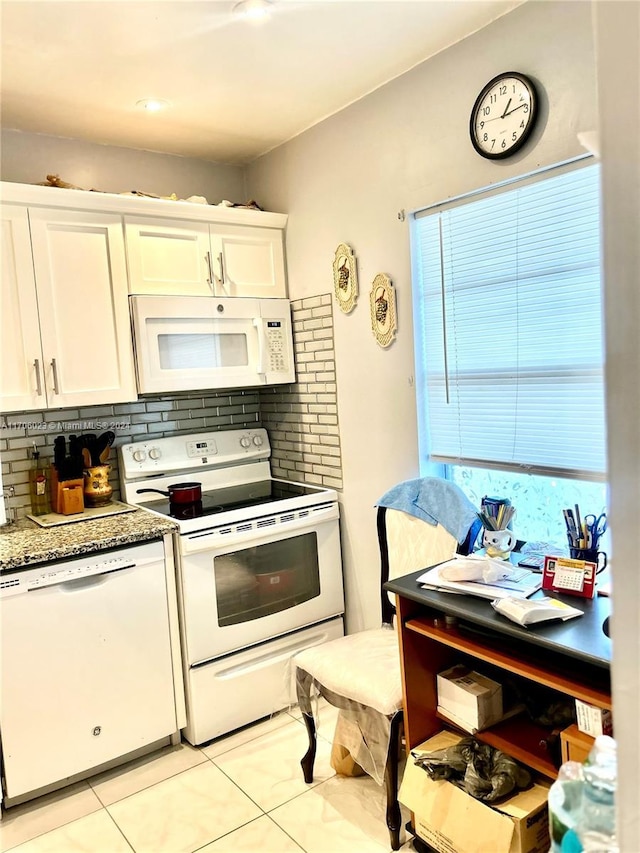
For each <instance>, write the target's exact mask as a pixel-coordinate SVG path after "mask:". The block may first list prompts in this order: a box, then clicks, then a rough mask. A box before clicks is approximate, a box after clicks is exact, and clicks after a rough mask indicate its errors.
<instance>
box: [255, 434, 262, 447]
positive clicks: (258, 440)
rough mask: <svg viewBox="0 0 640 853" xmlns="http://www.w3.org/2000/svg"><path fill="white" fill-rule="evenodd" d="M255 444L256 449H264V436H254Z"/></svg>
mask: <svg viewBox="0 0 640 853" xmlns="http://www.w3.org/2000/svg"><path fill="white" fill-rule="evenodd" d="M253 443H254V444H255V446H256V447H262V445H263V441H262V436H261V435H254V436H253Z"/></svg>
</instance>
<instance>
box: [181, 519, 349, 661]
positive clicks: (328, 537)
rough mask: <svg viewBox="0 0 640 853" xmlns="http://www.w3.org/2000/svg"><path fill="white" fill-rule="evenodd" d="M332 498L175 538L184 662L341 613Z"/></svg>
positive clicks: (339, 563)
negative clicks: (178, 558)
mask: <svg viewBox="0 0 640 853" xmlns="http://www.w3.org/2000/svg"><path fill="white" fill-rule="evenodd" d="M338 519H339V511H338V505H337V503H332V504H325V505H321V506H317V507H310V508H307V509H304V510H296V511H293V512H289V513H287V514H286V515H276V514H271V515H265V516H260V517H258V518H252V519H248V520H246V521H242V522H237V523H235V524H227V525H224V524H223V525H219V526H217V527H214V528H209V529H208V530H205V531H202V532H199V533H191V534H186V535H183V536H181V537H180V552H181V554H180V560H179V562H180V573H181V598H182V601H181V605H182V611H183V626H184V628H183V629H184V634H185V640H186V652H187V658H188V662H189V665H191V666H193V665H194V664H197V663H202V662H204V661H206V660H210V659H212V658H216V657H219V656H221V655H224V654H228V653H229V652H233V651H236V650H238V649H243V648H247V647H248V646H251V645H254V644H256V643H260V642H263V641H264V640H268V639H272V638H274V637H278V636H281V635H282V634H286V633H288V632H289V631H294V630H296V629H298V628H302V627H304V626H306V625H312V624H314V623H316V622H320V621H322V620H323V619H328V618H330V617H332V616H336V615H339V614H342V613H343V612H344V595H343V584H342V559H341V553H340V532H339V520H338Z"/></svg>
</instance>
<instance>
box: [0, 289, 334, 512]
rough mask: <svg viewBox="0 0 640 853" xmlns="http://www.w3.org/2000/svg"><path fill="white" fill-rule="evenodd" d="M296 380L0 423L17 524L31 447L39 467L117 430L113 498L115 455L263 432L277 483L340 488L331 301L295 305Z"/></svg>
mask: <svg viewBox="0 0 640 853" xmlns="http://www.w3.org/2000/svg"><path fill="white" fill-rule="evenodd" d="M292 316H293V326H294V346H295V352H296V367H297V381H296V382H295V384H293V385H284V386H272V387H269V388H264V389H255V388H249V389H242V390H235V391H226V392H217V393H214V392H211V391H203V392H197V393H195V392H194V393H192V394H189V395H185V394H181V395H180V396H170V395H161V396H157V397H144V398H139V399H138V400H137V401H136V402H133V403H121V404H117V405H104V406H91V407H83V408H79V409H55V410H53V409H46V410H43V411H37V412H16V413H12V414H7V415H2V416H0V455H1V457H2V481H3V486H4V489H5V491H6V490H7V489H8V488H9V487H12V489H13V492H14V494H13V495H12V496H11V497H8V498H7V499H6V502H7V506H8V508H10V509H12V510H13V511H14V514H15V515H16V516H17V517H18V518H20V517H22V516H24V515H25V514H26V513H27V512H29V510H30V505H29V487H28V471H29V468H30V467H31V459H30V451H31V450H32V449H33V443H34V442H35V444H36V445H37V447H38V448H39V449H40V453H41V456H40V458H41V460H42V461H43V462H45V463H48V462H50V461H51V460H52V458H53V442H54V439H55V437H56V436H58V435H64V436H65V437H66V438H68V437H69V436H70V435H73V434H76V435H81V434H82V433H97V434H98V435H99V434H100V433H101V432H105V431H106V430H113V432H115V434H116V440H115V443H114V448H113V450H112V453H111V457H110V459H109V464H110V465H111V466H112V469H111V473H110V481H111V485H112V486H113V490H114V491H113V497H114V499H116V500H117V499H119V497H120V486H119V472H118V459H117V453H116V451H115V448H116V447H118V446H119V445H121V444H126V443H128V442H131V441H136V440H146V439H152V438H161V437H167V436H174V435H177V434H181V433H183V434H187V433H193V432H201V431H204V430H220V429H241V428H242V427H256V426H264V427H265V428H266V429H267V431H268V433H269V437H270V440H271V446H272V457H271V467H272V473H273V475H274V476H276V477H281V478H286V479H291V480H297V481H305V482H308V483H312V484H317V485H327V486H332V487H334V488H341V486H342V468H341V457H340V436H339V432H338V412H337V393H336V379H335V357H334V350H333V315H332V302H331V296H330V295H323V296H317V297H312V298H308V299H302V300H297V301H295V302H292Z"/></svg>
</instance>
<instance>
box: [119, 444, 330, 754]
mask: <svg viewBox="0 0 640 853" xmlns="http://www.w3.org/2000/svg"><path fill="white" fill-rule="evenodd" d="M118 453H119V461H120V480H121V495H122V498H123V500H125V501H126V502H127V503H129V504H133V505H136V506H139V507H142V508H144V509H146V510H148V511H150V512H155V513H158V514H160V515H163V516H170V517H172V518H174V519H175V520H176V522H177V524H178V526H179V532H178V534H177V535H176V536H175V537H174V543H175V556H176V566H177V568H178V579H179V588H178V596H179V603H180V618H181V636H182V643H183V663H184V675H185V688H186V696H187V727H186V729H185V736H186V738H187V740H189V741H190V742H191V743H192V744H194V745H197V744H201V743H204V742H206V741H208V740H211V739H212V738H215V737H218V736H219V735H222V734H225V733H227V732H229V731H232V730H233V729H236V728H239V727H240V726H243V725H246V724H247V723H250V722H253V721H255V720H257V719H260V718H261V717H263V716H267V715H269V714H271V713H273V712H275V711H278V710H280V709H282V708H284V707H286V706H288V705H289V704H291V703H293V702H295V689H294V684H293V677H292V674H291V673H290V671H289V670H290V663H289V662H290V659H291V657H292V656H293V655H294V654H295V653H296V652H298V651H300V650H301V649H303V648H307V647H308V646H310V645H315V644H317V643H321V642H325V641H326V640H328V639H333V638H334V637H338V636H342V634H343V633H344V627H343V618H342V617H343V613H344V595H343V583H342V560H341V552H340V534H339V508H338V499H337V494H336V492H335V491H334V490H333V489H326V488H322V487H319V486H308V485H304V484H302V483H294V482H289V481H286V480H278V479H275V478H272V477H271V469H270V464H269V457H270V455H271V449H270V446H269V438H268V435H267V432H266V430H264V429H259V428H256V429H239V430H225V431H220V432H208V433H196V434H192V435H182V436H178V437H172V438H161V439H155V440H153V441H139V442H134V443H132V444H126V445H123V446H122V447H120V448H119V450H118ZM184 483H187V484H188V486H189V489H187V490H185V489H177V487H178V486H179V485H180V484H184ZM198 484H199V486H200V490H201V495H198V488H197V486H198ZM150 489H154V490H157V491H158V492H160V494H158V493H156V492H153V491H148V490H150ZM169 492H171V497H170V495H169ZM163 493H164V494H163ZM189 495H191V497H193V498H194V499H193V500H188V501H186V502H185V496H187V497H188V496H189ZM176 498H178V499H179V500H180V501H182V502H181V503H178V502H177V500H176Z"/></svg>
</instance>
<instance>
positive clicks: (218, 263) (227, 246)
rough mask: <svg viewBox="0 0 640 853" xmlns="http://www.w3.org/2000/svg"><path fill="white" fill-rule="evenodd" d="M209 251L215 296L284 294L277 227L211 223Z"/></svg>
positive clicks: (279, 231)
mask: <svg viewBox="0 0 640 853" xmlns="http://www.w3.org/2000/svg"><path fill="white" fill-rule="evenodd" d="M211 251H212V254H213V274H214V284H215V287H216V293H217V295H218V296H252V297H270V296H273V297H286V295H287V281H286V276H285V268H284V248H283V234H282V231H281V230H280V229H279V228H255V227H251V226H249V227H245V226H243V225H217V224H216V225H211Z"/></svg>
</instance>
